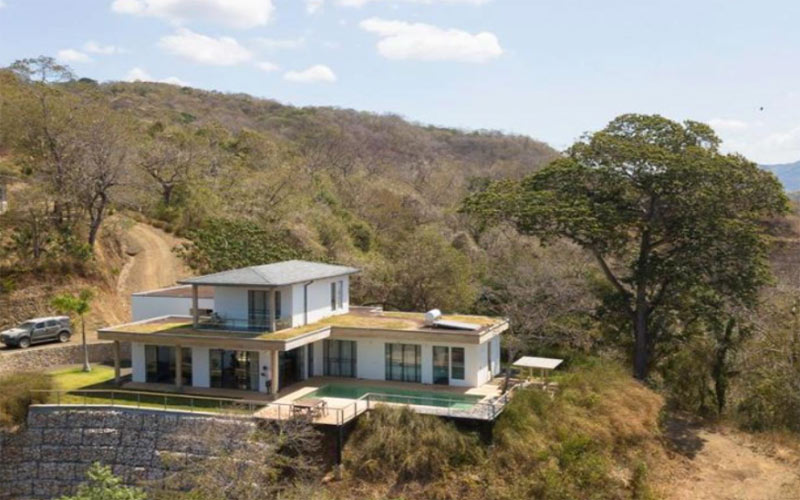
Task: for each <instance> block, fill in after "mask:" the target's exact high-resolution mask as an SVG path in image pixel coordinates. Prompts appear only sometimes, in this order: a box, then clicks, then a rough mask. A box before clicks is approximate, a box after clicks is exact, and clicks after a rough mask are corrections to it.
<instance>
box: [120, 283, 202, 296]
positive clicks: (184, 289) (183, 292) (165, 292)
mask: <svg viewBox="0 0 800 500" xmlns="http://www.w3.org/2000/svg"><path fill="white" fill-rule="evenodd" d="M133 295H134V296H136V297H176V298H182V299H191V298H192V285H178V286H170V287H167V288H160V289H158V290H148V291H146V292H136V293H134V294H133ZM197 298H199V299H213V298H214V287H213V286H206V285H202V286H198V287H197Z"/></svg>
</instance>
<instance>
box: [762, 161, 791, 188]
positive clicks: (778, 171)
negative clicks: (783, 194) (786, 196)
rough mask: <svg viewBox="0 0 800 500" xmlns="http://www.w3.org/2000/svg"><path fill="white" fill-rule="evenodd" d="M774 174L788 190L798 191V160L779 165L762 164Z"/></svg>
mask: <svg viewBox="0 0 800 500" xmlns="http://www.w3.org/2000/svg"><path fill="white" fill-rule="evenodd" d="M762 167H763V168H764V169H766V170H769V171H770V172H772V173H773V174H775V175H776V176H777V177H778V179H780V181H781V182H782V183H783V187H785V188H786V191H788V192H790V193H791V192H795V191H800V161H797V162H794V163H784V164H781V165H762Z"/></svg>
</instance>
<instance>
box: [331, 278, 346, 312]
mask: <svg viewBox="0 0 800 500" xmlns="http://www.w3.org/2000/svg"><path fill="white" fill-rule="evenodd" d="M337 309H344V281H341V280H340V281H334V282H332V283H331V311H335V310H337Z"/></svg>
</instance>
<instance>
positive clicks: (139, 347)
mask: <svg viewBox="0 0 800 500" xmlns="http://www.w3.org/2000/svg"><path fill="white" fill-rule="evenodd" d="M146 361H147V360H146V359H145V354H144V344H139V343H137V342H131V380H133V381H134V382H146V381H147V363H146Z"/></svg>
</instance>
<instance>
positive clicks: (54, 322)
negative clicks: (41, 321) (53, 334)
mask: <svg viewBox="0 0 800 500" xmlns="http://www.w3.org/2000/svg"><path fill="white" fill-rule="evenodd" d="M46 323H47V327H48V328H50V327H51V326H56V325H57V324H58V321H56V320H54V319H49V320H47V321H46Z"/></svg>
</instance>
